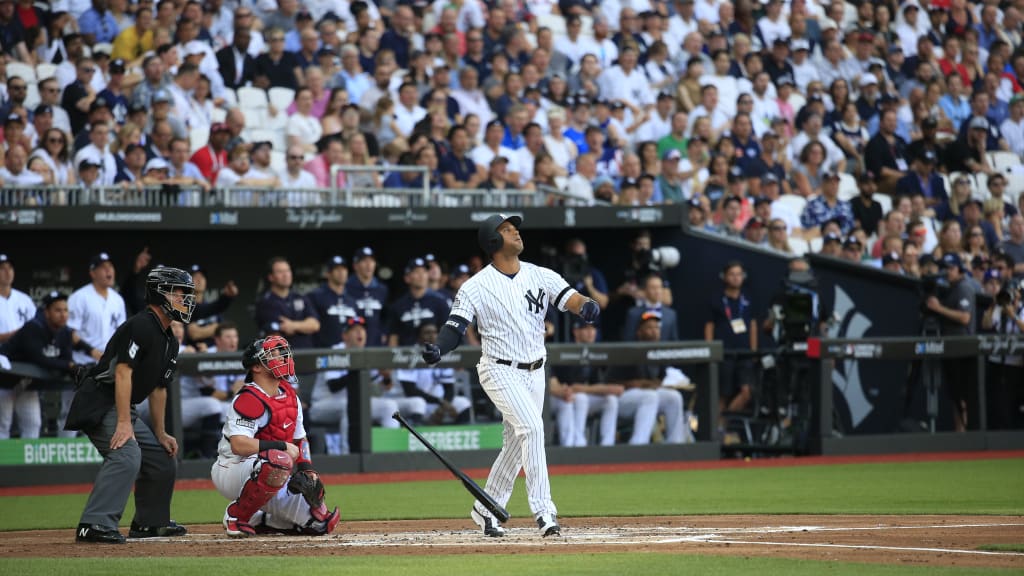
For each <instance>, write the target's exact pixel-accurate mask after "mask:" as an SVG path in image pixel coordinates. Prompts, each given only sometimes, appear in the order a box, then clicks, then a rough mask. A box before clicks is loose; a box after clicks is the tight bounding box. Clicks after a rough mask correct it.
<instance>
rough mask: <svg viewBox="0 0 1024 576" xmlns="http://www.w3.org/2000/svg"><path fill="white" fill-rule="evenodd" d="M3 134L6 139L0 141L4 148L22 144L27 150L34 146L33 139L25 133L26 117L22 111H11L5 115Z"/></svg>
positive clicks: (0, 145) (1, 146) (0, 146)
mask: <svg viewBox="0 0 1024 576" xmlns="http://www.w3.org/2000/svg"><path fill="white" fill-rule="evenodd" d="M3 136H4V141H3V142H2V143H0V148H2V149H3V150H8V149H10V148H11V147H12V146H20V147H22V148H24V149H25V150H30V149H31V148H32V139H31V138H30V137H29V136H28V135H27V134H25V118H24V117H23V116H22V114H21V113H18V112H11V113H10V114H8V115H7V116H6V117H4V127H3Z"/></svg>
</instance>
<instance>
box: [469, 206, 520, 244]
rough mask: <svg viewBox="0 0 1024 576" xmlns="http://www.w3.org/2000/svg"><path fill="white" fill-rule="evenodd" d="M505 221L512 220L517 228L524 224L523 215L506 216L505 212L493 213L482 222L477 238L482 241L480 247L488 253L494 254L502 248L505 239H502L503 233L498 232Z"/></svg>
mask: <svg viewBox="0 0 1024 576" xmlns="http://www.w3.org/2000/svg"><path fill="white" fill-rule="evenodd" d="M505 222H511V223H512V225H513V226H515V227H516V228H517V229H518V228H519V227H520V226H521V225H522V224H523V219H522V217H521V216H516V215H512V216H506V215H504V214H492V215H491V216H488V217H487V220H484V221H483V222H481V223H480V229H479V230H477V233H476V239H477V241H478V242H480V249H481V250H483V251H484V252H486V253H488V254H494V253H495V252H497V251H498V250H501V245H502V244H503V243H504V241H503V240H502V239H501V234H498V227H500V226H501V225H502V224H504V223H505Z"/></svg>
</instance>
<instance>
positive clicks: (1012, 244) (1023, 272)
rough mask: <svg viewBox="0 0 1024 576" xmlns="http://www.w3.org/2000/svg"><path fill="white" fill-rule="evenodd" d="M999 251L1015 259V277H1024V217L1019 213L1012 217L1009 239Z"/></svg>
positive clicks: (1007, 238)
mask: <svg viewBox="0 0 1024 576" xmlns="http://www.w3.org/2000/svg"><path fill="white" fill-rule="evenodd" d="M998 249H999V250H1000V251H1001V252H1003V253H1004V254H1006V255H1007V256H1009V257H1011V258H1013V262H1014V264H1013V275H1014V276H1024V215H1022V214H1020V213H1019V212H1018V213H1017V214H1015V215H1013V216H1011V217H1010V224H1009V226H1008V234H1007V237H1006V239H1005V240H1003V241H1002V242H1001V243H1000V244H999V248H998Z"/></svg>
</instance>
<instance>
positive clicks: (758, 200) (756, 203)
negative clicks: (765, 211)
mask: <svg viewBox="0 0 1024 576" xmlns="http://www.w3.org/2000/svg"><path fill="white" fill-rule="evenodd" d="M771 203H772V199H771V198H769V197H767V196H758V197H756V198H754V207H757V206H761V205H762V204H771Z"/></svg>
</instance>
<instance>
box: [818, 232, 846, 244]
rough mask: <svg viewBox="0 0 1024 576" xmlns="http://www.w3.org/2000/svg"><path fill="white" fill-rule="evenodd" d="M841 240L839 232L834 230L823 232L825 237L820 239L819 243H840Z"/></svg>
mask: <svg viewBox="0 0 1024 576" xmlns="http://www.w3.org/2000/svg"><path fill="white" fill-rule="evenodd" d="M842 241H843V239H842V238H840V237H839V234H836V233H835V232H829V233H828V234H825V239H824V240H822V242H821V243H822V244H828V243H829V242H838V243H842Z"/></svg>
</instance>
